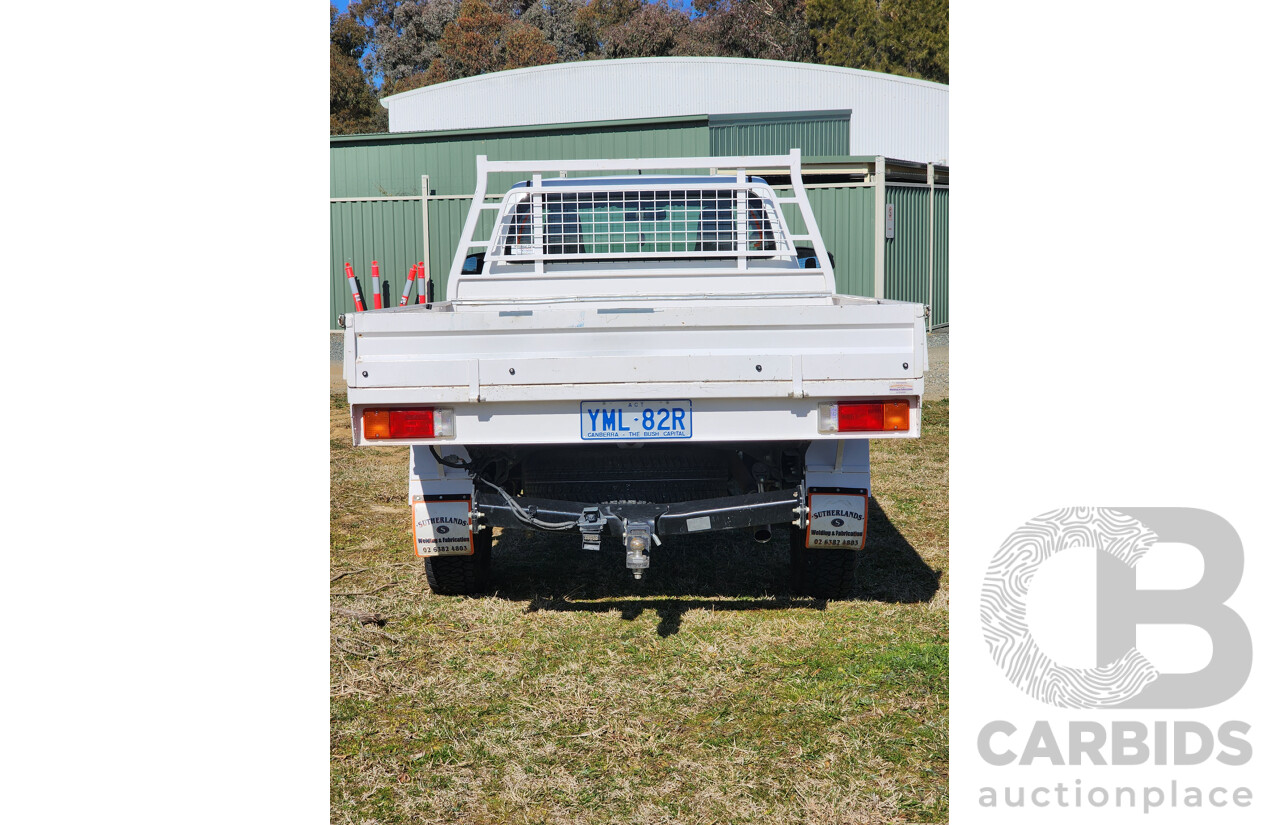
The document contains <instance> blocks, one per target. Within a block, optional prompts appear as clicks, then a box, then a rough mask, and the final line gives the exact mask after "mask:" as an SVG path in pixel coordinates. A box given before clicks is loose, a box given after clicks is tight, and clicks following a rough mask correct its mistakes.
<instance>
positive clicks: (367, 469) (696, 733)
mask: <svg viewBox="0 0 1280 825" xmlns="http://www.w3.org/2000/svg"><path fill="white" fill-rule="evenodd" d="M331 400H332V403H331V408H332V409H331V413H332V431H331V440H330V456H331V474H332V486H331V494H330V495H331V500H330V513H331V534H330V535H331V545H330V546H331V550H330V552H331V556H330V559H331V565H332V575H333V576H334V577H335V580H334V581H333V583H332V584H331V590H332V592H333V597H332V604H333V606H334V607H335V608H338V609H341V610H360V611H368V612H376V613H378V614H379V615H381V616H383V617H385V618H386V619H387V622H386V624H385V626H382V627H377V626H366V625H361V624H359V623H358V622H357V621H356V620H354V619H351V618H348V617H347V616H344V615H342V614H341V613H338V612H335V613H334V615H333V622H332V639H333V644H332V651H331V652H332V667H331V673H332V691H333V695H332V700H331V703H330V708H331V716H332V721H331V743H332V819H333V821H334V822H340V823H375V822H376V823H401V822H403V823H410V822H412V823H422V822H469V823H470V822H474V823H492V822H513V823H574V825H585V823H597V822H616V823H640V822H644V823H649V822H687V823H695V822H696V823H704V822H706V823H709V822H725V823H730V822H732V823H747V822H761V823H791V822H794V823H873V822H945V821H946V820H947V707H948V702H947V441H948V435H947V433H948V430H947V421H948V410H947V401H946V400H942V401H930V402H926V408H925V416H924V436H923V438H921V439H919V440H901V441H889V440H885V441H875V442H872V449H871V462H872V480H871V483H872V493H873V499H874V500H873V503H872V508H871V519H870V536H869V542H868V549H867V550H866V551H864V552H863V555H862V557H861V559H860V562H859V584H858V587H857V590H856V592H855V594H854V598H853V599H852V600H850V601H841V602H835V601H832V602H820V601H813V600H808V599H804V600H799V599H797V600H790V599H788V598H786V596H785V584H786V581H787V537H786V534H785V533H784V532H782V531H778V532H775V534H774V539H773V542H772V543H771V544H769V545H760V544H756V543H755V542H753V541H752V540H751V538H750V536H749V535H747V534H746V533H745V532H743V533H741V534H713V535H708V536H699V537H688V538H686V539H684V540H678V539H669V540H667V541H666V542H664V544H663V545H662V546H661V547H658V548H655V549H654V554H653V566H652V567H651V568H650V569H649V571H648V572H647V573H646V575H645V578H644V581H643V582H635V581H634V580H633V579H632V577H631V575H630V573H629V572H628V571H627V570H626V569H625V568H624V566H623V551H622V547H621V543H620V542H619V541H617V539H614V540H613V541H612V542H609V540H608V539H606V545H608V546H607V547H606V549H604V550H603V551H601V552H600V553H598V554H597V553H588V552H583V551H582V550H581V548H580V539H578V538H576V534H575V535H574V536H554V535H546V534H537V535H530V534H526V533H523V532H520V531H514V530H512V531H507V532H506V533H505V534H504V533H502V532H499V533H498V534H497V535H496V538H495V539H494V545H493V575H494V585H493V589H492V591H491V592H490V594H489V595H487V596H486V597H484V598H475V599H470V598H456V597H442V596H436V595H434V594H433V593H431V591H430V589H429V588H428V587H427V581H426V577H425V575H424V574H423V569H422V564H421V562H420V561H417V560H415V559H414V557H413V549H412V546H411V545H412V541H411V536H410V511H409V507H408V505H407V504H406V503H405V495H406V484H407V476H408V455H407V452H408V451H407V450H406V449H405V448H403V447H395V448H392V447H380V448H361V449H359V450H356V449H354V448H352V447H351V436H350V432H349V430H348V422H347V413H346V399H345V396H344V395H343V394H341V393H338V394H334V395H332V396H331Z"/></svg>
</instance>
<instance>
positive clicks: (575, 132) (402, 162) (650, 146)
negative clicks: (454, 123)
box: [329, 118, 710, 198]
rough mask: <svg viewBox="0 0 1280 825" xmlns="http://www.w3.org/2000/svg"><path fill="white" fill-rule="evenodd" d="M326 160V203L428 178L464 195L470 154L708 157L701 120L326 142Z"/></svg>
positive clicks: (512, 177)
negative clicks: (424, 176)
mask: <svg viewBox="0 0 1280 825" xmlns="http://www.w3.org/2000/svg"><path fill="white" fill-rule="evenodd" d="M330 147H331V149H330V153H329V197H331V198H372V197H387V196H393V195H421V194H422V176H423V175H430V176H431V189H432V190H433V193H434V194H437V195H470V194H471V193H472V192H474V191H475V188H476V155H488V156H489V159H490V160H550V159H561V158H628V157H642V158H661V157H699V156H706V155H708V154H710V138H709V135H708V130H707V121H706V118H701V119H690V120H685V121H679V122H674V123H646V124H643V125H639V126H620V125H612V126H588V127H582V128H572V127H560V128H553V129H549V130H547V131H540V130H539V131H519V132H515V133H513V134H510V135H505V136H503V135H495V134H492V133H482V134H475V133H463V134H452V135H444V136H442V137H428V136H416V135H414V136H405V137H400V136H387V137H386V138H380V139H373V140H357V141H334V142H332V143H331V144H330ZM525 177H527V175H518V174H515V173H510V174H504V175H494V176H491V177H490V179H489V191H490V192H502V191H505V190H507V189H509V188H510V187H511V185H512V184H513V183H515V182H516V181H519V180H523V179H524V178H525Z"/></svg>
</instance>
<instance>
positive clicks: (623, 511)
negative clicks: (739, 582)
mask: <svg viewBox="0 0 1280 825" xmlns="http://www.w3.org/2000/svg"><path fill="white" fill-rule="evenodd" d="M801 492H802V491H801V489H800V488H799V487H789V488H786V489H783V490H778V491H776V492H769V493H746V494H744V495H740V496H728V497H725V498H707V499H701V500H698V501H680V502H674V503H671V504H632V503H629V504H617V503H599V504H587V503H585V502H577V501H555V500H551V499H539V498H525V497H520V496H516V497H515V501H516V503H517V504H519V505H520V506H521V507H523V508H524V509H525V510H526V511H527V512H528V513H529V514H530V515H532V516H534V517H535V518H537V519H539V520H540V521H545V522H553V523H554V522H565V521H578V522H581V521H582V519H583V518H584V516H585V515H586V514H587V513H588V511H591V510H593V509H598V510H599V517H600V520H602V521H603V522H604V523H605V525H606V527H607V529H608V531H609V533H610V534H611V535H614V536H624V535H625V534H626V528H625V526H624V523H625V522H627V521H631V522H637V521H640V522H648V523H651V524H652V525H653V526H654V532H655V533H657V534H658V535H659V536H679V535H684V534H686V533H708V532H715V531H717V530H737V529H740V528H744V527H758V526H762V525H766V524H789V523H791V522H793V521H795V520H796V517H797V516H798V515H799V514H800V508H801V506H802V504H803V501H802V498H801ZM475 504H476V508H477V509H478V510H480V512H482V513H483V514H484V518H485V523H486V524H489V525H491V526H493V527H523V528H525V529H538V528H533V527H530V525H529V524H527V523H526V522H524V521H522V520H521V519H520V518H519V517H517V515H516V513H515V509H514V508H513V507H512V505H511V504H509V503H508V502H507V500H506V499H504V498H503V497H502V496H500V495H498V493H497V492H494V491H492V490H477V491H476V496H475Z"/></svg>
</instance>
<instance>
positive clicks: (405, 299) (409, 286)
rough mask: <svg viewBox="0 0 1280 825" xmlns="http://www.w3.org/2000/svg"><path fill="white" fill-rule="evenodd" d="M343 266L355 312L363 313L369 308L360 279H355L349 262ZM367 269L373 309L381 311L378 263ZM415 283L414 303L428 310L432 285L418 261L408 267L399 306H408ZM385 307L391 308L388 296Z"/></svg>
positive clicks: (425, 268)
mask: <svg viewBox="0 0 1280 825" xmlns="http://www.w3.org/2000/svg"><path fill="white" fill-rule="evenodd" d="M343 266H344V268H345V270H346V273H347V285H348V286H350V287H351V299H352V301H353V302H354V303H355V310H356V312H364V311H365V310H366V309H368V308H369V307H367V306H365V302H364V292H363V290H362V289H361V286H360V279H359V278H357V277H356V273H355V270H354V269H352V267H351V262H350V261H346V262H345V263H344V264H343ZM369 269H370V273H369V277H370V280H371V281H372V284H373V309H382V305H383V299H382V287H383V283H382V280H381V278H380V277H379V271H378V262H377V261H372V262H370V267H369ZM415 283H416V284H417V285H418V300H417V301H416V303H419V304H427V305H428V308H430V304H431V293H432V289H431V287H432V284H431V282H430V281H429V280H427V267H426V264H425V263H423V262H422V261H418V262H417V263H416V264H414V265H413V266H411V267H409V274H408V275H407V276H406V277H405V282H404V291H403V292H402V293H400V303H399V306H408V304H409V296H410V295H411V294H412V293H413V285H414V284H415ZM390 285H391V282H390V281H388V282H387V286H388V287H390ZM386 305H387V307H388V308H389V307H390V306H391V298H390V295H388V296H387V300H386Z"/></svg>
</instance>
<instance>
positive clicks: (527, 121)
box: [382, 57, 948, 163]
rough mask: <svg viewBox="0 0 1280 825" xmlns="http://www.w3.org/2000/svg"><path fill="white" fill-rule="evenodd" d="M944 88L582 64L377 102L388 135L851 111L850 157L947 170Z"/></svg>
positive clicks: (779, 66) (675, 62)
mask: <svg viewBox="0 0 1280 825" xmlns="http://www.w3.org/2000/svg"><path fill="white" fill-rule="evenodd" d="M947 97H948V87H947V86H944V85H942V84H940V83H930V82H928V81H924V80H915V79H913V78H905V77H897V76H894V75H886V74H877V73H875V72H864V71H860V70H857V69H845V68H840V67H837V66H818V65H814V64H809V63H787V62H783V61H778V60H748V59H742V58H721V57H652V58H635V59H629V60H587V61H581V62H577V63H559V64H556V65H553V66H538V67H535V68H529V69H513V70H511V71H506V72H495V73H493V74H487V75H479V76H477V77H468V78H464V79H462V80H455V81H452V82H449V83H441V84H439V85H436V86H428V87H426V88H422V89H414V90H413V91H410V92H404V93H402V94H398V95H392V96H390V97H387V98H384V99H383V101H382V105H383V106H386V107H387V109H388V111H389V115H390V128H391V131H392V132H430V131H441V130H449V129H492V128H501V127H504V126H525V125H534V124H556V123H578V122H583V121H595V120H630V119H632V118H652V117H673V116H678V115H719V114H751V113H756V112H793V111H810V110H829V109H851V110H852V111H853V115H852V116H851V118H850V124H849V154H851V155H883V156H885V157H890V158H898V159H901V160H913V161H922V162H930V161H932V162H935V163H946V162H947V159H948V146H947V118H948V108H947Z"/></svg>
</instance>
